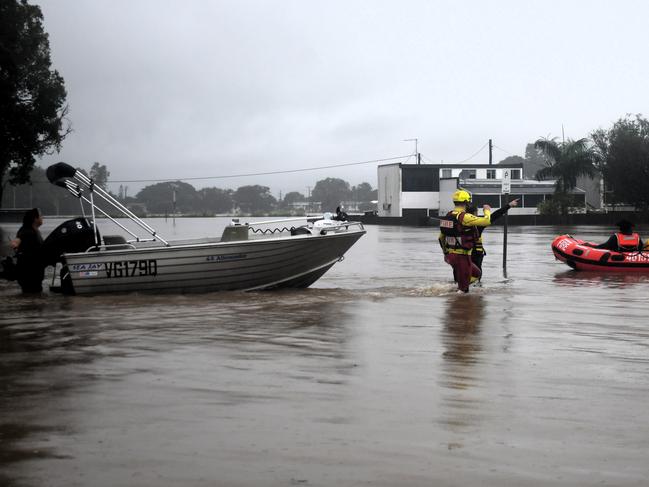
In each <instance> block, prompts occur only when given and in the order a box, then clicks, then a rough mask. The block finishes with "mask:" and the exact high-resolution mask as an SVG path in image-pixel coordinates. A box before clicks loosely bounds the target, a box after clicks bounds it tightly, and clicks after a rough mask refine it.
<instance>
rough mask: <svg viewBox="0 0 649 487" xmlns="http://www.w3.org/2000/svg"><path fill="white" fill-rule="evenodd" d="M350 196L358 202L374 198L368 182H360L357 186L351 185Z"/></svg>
mask: <svg viewBox="0 0 649 487" xmlns="http://www.w3.org/2000/svg"><path fill="white" fill-rule="evenodd" d="M351 198H352V200H354V201H358V202H368V201H372V200H374V199H376V198H375V197H374V190H373V189H372V185H370V183H361V184H359V185H358V186H352V195H351Z"/></svg>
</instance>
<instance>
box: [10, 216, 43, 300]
mask: <svg viewBox="0 0 649 487" xmlns="http://www.w3.org/2000/svg"><path fill="white" fill-rule="evenodd" d="M42 224H43V215H42V214H41V212H40V210H39V209H38V208H32V209H31V210H27V211H26V212H25V214H24V216H23V225H22V227H20V229H19V230H18V233H17V234H16V238H15V239H14V240H12V241H11V246H12V247H13V248H14V249H15V250H16V253H17V257H18V259H17V260H18V262H17V268H16V271H17V275H18V284H20V287H21V289H22V290H23V293H40V292H41V291H42V290H43V287H42V285H43V277H44V275H45V264H44V262H43V255H42V247H43V237H42V236H41V232H40V230H39V228H40V226H41V225H42Z"/></svg>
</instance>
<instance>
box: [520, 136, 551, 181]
mask: <svg viewBox="0 0 649 487" xmlns="http://www.w3.org/2000/svg"><path fill="white" fill-rule="evenodd" d="M546 165H547V157H546V156H545V155H544V154H543V151H542V150H541V149H537V148H536V147H535V146H534V144H527V145H526V146H525V159H524V162H523V176H524V177H525V178H527V179H531V178H535V177H536V173H537V172H539V171H540V170H541V169H543V168H544V167H545V166H546Z"/></svg>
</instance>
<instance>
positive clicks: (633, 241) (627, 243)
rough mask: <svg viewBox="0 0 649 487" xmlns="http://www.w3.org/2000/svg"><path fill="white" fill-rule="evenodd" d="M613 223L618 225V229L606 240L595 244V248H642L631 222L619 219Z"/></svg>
mask: <svg viewBox="0 0 649 487" xmlns="http://www.w3.org/2000/svg"><path fill="white" fill-rule="evenodd" d="M615 225H616V226H617V227H619V229H620V231H619V232H617V233H614V234H613V235H611V236H610V237H609V239H608V240H607V241H606V242H604V243H602V244H599V245H595V246H594V247H595V248H596V249H606V250H612V251H614V252H637V251H639V250H642V249H643V247H644V245H643V243H642V239H641V238H640V235H638V234H637V233H635V232H634V231H633V227H635V224H634V223H633V222H630V221H629V220H620V221H619V222H617V223H616V224H615Z"/></svg>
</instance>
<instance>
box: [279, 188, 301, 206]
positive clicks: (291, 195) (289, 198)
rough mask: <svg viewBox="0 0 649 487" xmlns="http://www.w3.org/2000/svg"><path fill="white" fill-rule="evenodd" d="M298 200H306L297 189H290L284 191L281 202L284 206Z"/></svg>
mask: <svg viewBox="0 0 649 487" xmlns="http://www.w3.org/2000/svg"><path fill="white" fill-rule="evenodd" d="M298 201H306V197H305V196H304V195H303V194H302V193H300V192H298V191H290V192H288V193H286V195H285V196H284V199H283V200H282V201H281V203H282V207H284V208H286V207H288V206H289V205H292V204H293V203H296V202H298Z"/></svg>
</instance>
